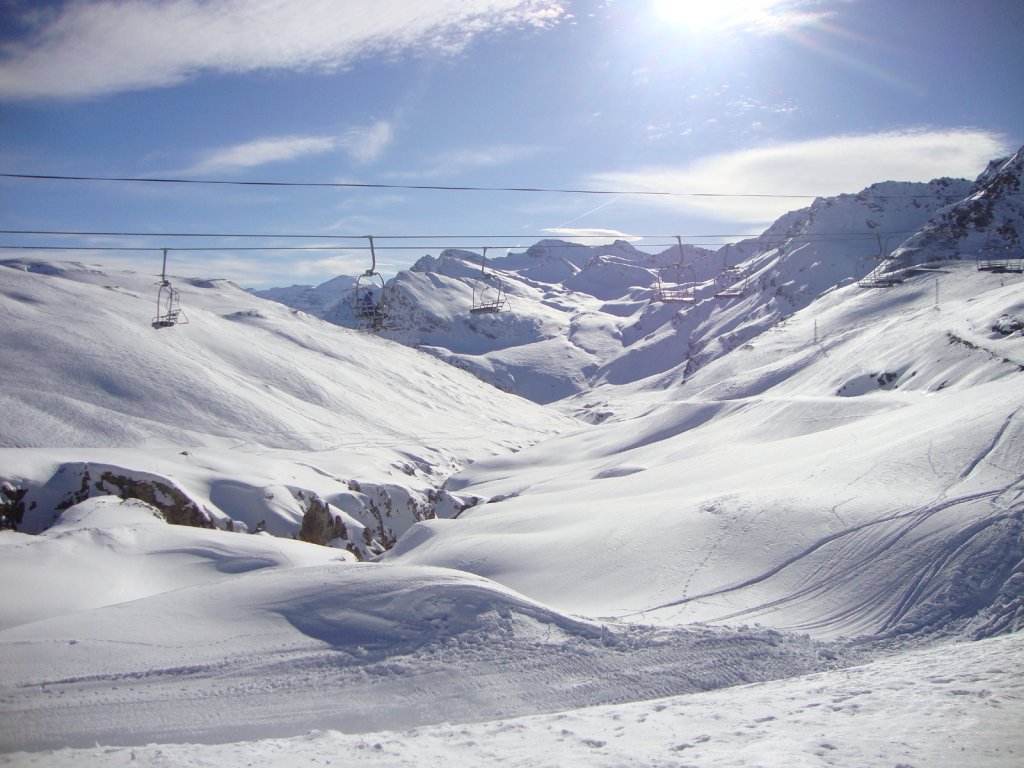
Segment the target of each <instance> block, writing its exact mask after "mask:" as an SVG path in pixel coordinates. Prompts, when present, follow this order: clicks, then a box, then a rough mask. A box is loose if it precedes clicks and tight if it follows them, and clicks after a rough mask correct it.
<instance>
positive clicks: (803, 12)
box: [654, 0, 832, 35]
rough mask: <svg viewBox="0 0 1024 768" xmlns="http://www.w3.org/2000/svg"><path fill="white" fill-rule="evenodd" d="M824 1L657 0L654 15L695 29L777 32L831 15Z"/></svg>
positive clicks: (696, 30) (765, 33) (701, 30)
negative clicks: (823, 6) (823, 7)
mask: <svg viewBox="0 0 1024 768" xmlns="http://www.w3.org/2000/svg"><path fill="white" fill-rule="evenodd" d="M822 5H823V3H822V2H821V0H715V2H706V0H698V1H691V0H654V11H655V14H656V15H657V16H658V17H660V18H662V19H664V20H665V21H667V22H669V23H674V24H678V25H682V26H684V27H688V28H690V29H691V30H693V31H695V32H699V33H702V34H706V33H708V32H719V33H731V32H745V33H753V34H757V35H769V34H777V33H780V32H786V31H788V30H791V29H794V28H799V27H804V26H808V25H812V24H816V23H817V22H819V21H821V20H822V19H825V18H828V17H829V16H830V15H832V12H831V11H828V10H823V9H822V7H821V6H822Z"/></svg>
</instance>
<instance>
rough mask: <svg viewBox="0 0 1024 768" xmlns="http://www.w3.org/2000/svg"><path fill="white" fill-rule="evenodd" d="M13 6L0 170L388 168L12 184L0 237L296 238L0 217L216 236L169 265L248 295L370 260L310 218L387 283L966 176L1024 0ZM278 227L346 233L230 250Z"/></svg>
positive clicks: (7, 25) (16, 0) (1014, 134)
mask: <svg viewBox="0 0 1024 768" xmlns="http://www.w3.org/2000/svg"><path fill="white" fill-rule="evenodd" d="M0 20H2V28H0V172H2V173H8V174H33V175H56V176H96V177H126V178H149V179H152V178H180V179H200V180H216V181H275V182H277V181H279V182H317V183H331V184H350V183H357V184H381V185H391V188H361V187H255V186H238V185H233V184H218V185H197V184H160V183H128V182H117V183H115V182H100V181H92V182H83V181H76V182H71V181H54V180H36V179H32V180H28V179H12V178H0V229H4V230H60V231H83V232H123V233H152V232H159V233H234V234H243V235H256V234H293V235H302V236H309V237H298V238H290V239H277V240H275V239H268V238H255V237H251V238H235V239H225V238H213V237H198V238H173V237H167V236H162V237H147V236H141V235H133V236H131V237H107V236H61V237H57V236H49V237H41V236H16V235H10V234H4V235H0V243H2V244H6V245H13V244H32V245H56V244H60V245H65V246H77V247H91V248H97V249H99V248H103V247H120V248H128V247H137V248H164V247H167V248H171V249H176V248H182V247H191V248H199V247H202V248H206V247H208V248H209V249H210V250H207V251H183V250H172V251H171V268H170V271H171V272H172V273H174V274H178V275H189V276H201V277H225V278H229V279H232V280H234V281H236V282H238V283H239V284H241V285H244V286H252V287H268V286H273V285H290V284H292V283H319V282H322V281H324V280H327V279H329V278H331V277H333V276H335V275H338V274H344V273H347V274H355V273H357V272H360V271H362V270H363V269H365V268H366V267H367V266H369V254H368V253H367V252H366V251H365V250H362V249H363V248H365V246H366V242H365V241H360V240H344V239H340V240H325V239H317V238H314V237H312V236H314V235H333V236H342V235H366V234H372V235H374V236H375V243H376V245H377V246H378V248H379V250H378V268H379V269H380V271H382V272H384V273H385V274H388V273H393V272H394V271H396V270H397V269H401V268H404V267H406V266H408V265H410V264H411V263H412V262H413V261H415V259H416V258H418V257H419V256H421V255H423V254H425V253H436V252H437V248H439V247H443V246H459V247H467V248H477V247H482V246H488V247H489V248H491V249H493V250H490V251H489V253H490V254H491V255H497V254H500V253H504V252H505V249H506V248H508V247H510V246H518V247H525V246H528V245H530V244H531V243H533V242H535V241H536V240H537V239H539V238H540V237H542V236H560V237H563V238H572V237H582V236H585V235H603V236H605V237H606V238H607V239H608V240H611V239H614V238H619V237H621V238H628V239H631V240H634V242H635V243H636V244H637V245H638V247H644V246H650V249H651V250H655V251H657V250H663V248H662V247H659V244H665V243H667V242H670V241H671V237H670V236H672V235H681V236H683V237H684V238H685V240H684V241H689V242H695V243H705V242H706V243H720V242H724V240H723V239H722V238H721V237H717V236H724V235H729V236H732V239H736V237H738V236H740V235H745V234H756V233H758V232H760V231H762V230H763V229H764V228H765V227H766V226H767V225H768V224H770V223H771V221H772V220H774V219H775V218H776V217H777V216H779V215H781V214H782V213H784V212H786V211H788V210H792V209H794V208H799V207H803V206H805V205H807V204H809V203H810V199H809V198H806V199H805V198H787V197H784V196H785V195H812V196H813V195H833V194H839V193H843V192H856V191H859V190H860V189H862V188H863V187H865V186H867V185H868V184H871V183H873V182H875V181H885V180H889V179H895V180H908V181H926V180H929V179H931V178H935V177H938V176H965V177H968V178H974V177H975V176H976V175H977V174H978V173H980V172H981V171H982V170H983V169H984V167H985V165H986V163H987V162H988V161H989V160H991V159H994V158H996V157H999V156H1002V155H1006V154H1008V153H1009V152H1011V151H1013V150H1015V149H1016V148H1017V147H1018V146H1020V145H1021V144H1024V120H1022V117H1024V99H1022V98H1021V84H1020V77H1021V73H1024V54H1022V52H1021V48H1020V44H1019V33H1020V31H1021V30H1022V29H1024V3H1021V2H1018V1H1017V0H971V1H964V2H960V1H958V0H895V1H894V0H889V1H887V2H883V1H881V0H714V2H708V0H699V2H688V0H677V2H668V0H632V1H631V2H627V0H614V1H613V0H431V2H429V3H425V2H422V0H302V1H301V2H283V1H282V0H219V1H218V0H209V1H205V2H203V1H200V0H160V1H154V2H139V1H136V2H132V1H131V0H128V1H124V0H122V1H120V2H115V1H114V0H91V1H85V2H39V0H0ZM423 185H425V186H473V187H489V188H505V187H530V188H545V189H572V190H579V189H587V190H604V191H611V192H616V193H617V194H609V195H586V194H579V193H553V192H534V193H526V192H501V191H494V192H489V191H488V192H485V191H475V192H466V191H436V190H416V189H410V188H407V187H414V186H423ZM637 191H648V192H652V191H653V192H673V193H683V194H673V195H657V196H655V195H637V194H629V193H631V192H637ZM688 193H719V194H727V195H751V194H753V195H773V196H777V197H692V196H689V195H688ZM425 235H431V236H434V238H433V239H429V240H423V239H416V238H415V237H409V236H425ZM463 235H465V236H467V237H460V236H463ZM499 236H501V237H499ZM644 236H646V238H645V237H644ZM708 236H716V237H708ZM405 237H409V239H399V238H405ZM585 242H589V243H597V242H601V241H600V240H597V239H587V240H585ZM274 245H287V246H291V247H296V246H303V245H319V246H325V245H326V246H333V247H335V248H336V250H315V251H297V250H291V251H277V252H269V251H240V250H238V251H232V250H228V248H232V247H233V248H239V247H258V246H259V247H262V246H274ZM346 246H348V247H347V248H346ZM395 246H402V249H400V250H399V249H396V248H395ZM2 255H3V256H4V257H11V256H15V257H17V256H31V255H32V253H31V252H16V251H11V250H8V251H5V252H4V253H3V254H2ZM58 255H59V256H60V257H61V258H67V259H75V260H82V261H88V262H93V263H100V264H107V265H111V266H118V267H126V268H129V269H136V270H138V271H142V272H146V271H150V272H153V271H155V272H159V258H160V255H159V253H154V252H149V251H142V250H140V251H103V250H90V251H80V252H74V251H67V252H62V253H60V254H58Z"/></svg>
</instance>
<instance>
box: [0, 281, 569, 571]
mask: <svg viewBox="0 0 1024 768" xmlns="http://www.w3.org/2000/svg"><path fill="white" fill-rule="evenodd" d="M0 272H2V276H3V280H2V281H0V302H2V303H0V312H2V314H3V317H4V332H3V334H0V355H2V357H3V359H4V360H5V361H6V362H5V364H4V365H3V366H2V368H0V403H2V407H3V411H4V413H5V414H6V415H5V418H4V424H3V429H2V432H0V446H3V447H0V457H2V462H0V482H6V483H7V488H8V492H7V494H6V496H7V497H8V499H9V503H8V505H7V506H9V507H10V510H11V512H10V513H11V515H15V514H16V515H17V517H18V527H19V529H20V530H25V531H31V532H37V531H39V530H42V529H43V528H45V527H46V526H48V525H49V524H50V523H51V522H52V521H53V519H54V517H55V515H56V514H57V513H58V512H59V511H60V510H61V509H64V508H66V507H68V506H70V505H71V504H73V503H76V502H77V501H80V500H82V499H83V498H86V497H88V496H90V495H104V494H115V495H120V496H132V497H138V498H142V499H144V500H146V501H148V502H150V503H155V504H157V505H158V506H160V507H161V509H162V510H163V512H164V514H165V516H167V517H168V518H169V519H175V521H176V522H180V521H184V520H185V519H187V520H189V521H190V522H191V523H192V524H203V525H210V526H216V527H218V528H225V527H230V528H232V529H234V530H238V531H250V532H251V531H254V530H257V529H260V530H262V529H265V530H267V531H269V532H270V533H273V534H276V535H279V536H292V535H299V533H300V530H301V526H302V522H303V519H304V518H305V517H306V515H307V514H308V513H310V512H311V511H312V513H313V514H312V517H310V518H309V520H307V526H308V527H307V529H306V530H305V531H303V534H304V537H307V538H310V539H311V540H317V541H319V542H320V543H323V542H325V541H328V540H332V539H334V540H337V541H336V543H337V544H338V545H339V546H345V547H347V548H349V549H351V550H352V551H353V552H355V553H356V554H359V555H360V556H367V555H370V554H373V553H374V552H378V551H380V549H381V548H382V547H383V546H388V545H390V544H391V543H393V541H394V540H395V539H396V538H397V537H398V536H399V535H400V534H401V533H402V532H404V531H405V529H406V528H407V527H408V526H409V525H410V524H411V523H412V522H413V521H414V520H417V519H422V518H424V517H429V516H432V515H433V514H435V512H437V513H440V514H454V513H455V512H456V511H457V509H455V508H453V507H451V506H450V504H446V499H444V498H443V497H441V496H439V495H438V494H437V493H436V492H435V487H436V486H437V485H438V484H439V483H440V482H441V481H442V480H443V479H444V477H446V476H447V475H448V474H450V473H451V472H452V471H453V470H454V469H457V468H459V467H460V466H462V465H463V464H465V463H466V462H467V461H469V460H471V459H475V458H478V457H480V456H482V455H488V454H492V453H502V452H506V451H508V450H514V449H518V448H520V447H522V446H523V445H526V444H528V443H530V442H534V441H536V440H539V439H541V438H542V437H544V436H546V435H549V434H551V433H553V432H554V431H557V430H559V429H562V428H563V427H564V426H565V424H566V423H567V420H566V419H564V418H561V417H559V416H558V415H557V414H555V413H552V412H548V411H544V410H542V409H540V408H539V407H537V406H535V405H533V404H532V403H529V402H527V401H525V400H521V399H519V398H514V397H509V396H506V395H504V394H503V393H500V392H497V391H495V390H494V389H493V388H492V387H488V386H486V385H484V384H482V383H480V382H479V381H477V380H475V379H474V378H473V377H471V376H469V375H467V374H464V373H463V372H461V371H458V370H455V369H453V368H452V367H450V366H447V365H444V364H443V363H440V362H438V361H436V360H434V359H432V358H431V357H430V356H428V355H424V354H422V353H418V352H415V351H413V350H410V349H408V348H405V347H402V346H400V345H397V344H393V343H391V342H388V341H384V340H381V339H377V338H374V337H373V336H369V335H366V334H359V333H355V332H353V331H348V330H345V329H343V328H339V327H337V326H334V325H331V324H328V323H325V322H323V321H321V320H318V319H316V318H314V317H311V316H309V315H306V314H303V313H300V312H296V311H293V310H290V309H287V308H286V307H284V306H282V305H280V304H277V303H273V302H269V301H265V300H262V299H258V298H255V297H253V296H251V295H250V294H248V293H246V292H245V291H242V290H240V289H239V288H238V287H237V286H235V285H233V284H231V283H227V282H225V281H217V280H198V279H185V280H179V281H177V286H178V287H179V288H180V291H181V307H182V310H183V312H184V314H185V316H186V317H187V319H188V323H187V324H180V325H177V326H175V327H173V328H165V329H160V330H155V329H153V328H151V327H150V320H151V319H152V317H153V315H154V313H155V312H156V305H155V298H156V295H157V288H156V286H155V285H154V284H153V278H152V277H149V276H146V275H143V274H137V273H130V272H109V271H105V270H101V269H97V268H93V267H89V266H87V265H81V264H74V263H59V264H53V263H44V262H33V261H7V262H2V263H0ZM147 489H148V490H147ZM16 495H17V496H18V497H19V498H18V500H17V502H16V503H15V502H14V496H16ZM327 505H330V506H329V507H328V506H327ZM15 507H17V508H18V510H20V511H17V512H16V511H15Z"/></svg>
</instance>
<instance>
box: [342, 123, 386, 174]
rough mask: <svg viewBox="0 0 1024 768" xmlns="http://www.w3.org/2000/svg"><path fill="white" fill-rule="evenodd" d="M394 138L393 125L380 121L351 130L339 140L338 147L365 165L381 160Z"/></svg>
mask: <svg viewBox="0 0 1024 768" xmlns="http://www.w3.org/2000/svg"><path fill="white" fill-rule="evenodd" d="M393 138H394V130H393V129H392V127H391V123H389V122H387V121H386V120H378V121H377V122H376V123H373V124H372V125H367V126H362V127H359V128H350V129H349V130H348V131H347V132H346V133H345V134H344V135H342V136H340V137H339V138H338V145H339V146H341V147H342V149H344V150H345V151H346V152H348V154H349V156H350V157H351V158H352V160H353V161H355V162H356V163H358V164H360V165H365V164H367V163H372V162H373V161H374V160H376V159H377V158H379V157H380V156H381V155H382V154H383V153H384V150H385V149H387V148H388V146H389V145H390V144H391V140H392V139H393Z"/></svg>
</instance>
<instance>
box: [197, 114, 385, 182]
mask: <svg viewBox="0 0 1024 768" xmlns="http://www.w3.org/2000/svg"><path fill="white" fill-rule="evenodd" d="M392 136H393V131H392V128H391V124H390V123H388V122H387V121H383V120H381V121H378V122H376V123H373V124H371V125H367V126H359V127H354V128H350V129H349V130H347V131H345V132H344V133H343V134H341V135H339V136H274V137H266V138H260V139H253V140H251V141H246V142H243V143H241V144H235V145H233V146H230V147H222V148H220V149H215V150H212V151H210V152H207V153H206V154H205V156H204V157H203V158H202V159H201V160H200V161H199V162H198V163H196V164H195V165H192V166H191V167H189V168H186V169H184V170H182V171H180V173H182V174H183V175H187V176H194V175H209V174H217V173H231V172H234V171H241V170H246V169H248V168H256V167H258V166H262V165H267V164H270V163H277V162H283V161H286V160H295V159H298V158H301V157H306V156H308V155H317V154H323V153H325V152H333V151H336V150H340V151H343V152H345V153H346V154H348V155H349V157H350V158H351V159H352V161H353V162H355V163H356V164H358V165H366V164H368V163H372V162H373V161H374V160H376V159H378V158H379V157H380V156H381V155H382V154H383V153H384V151H385V150H386V149H387V147H388V145H389V144H390V143H391V139H392Z"/></svg>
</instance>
